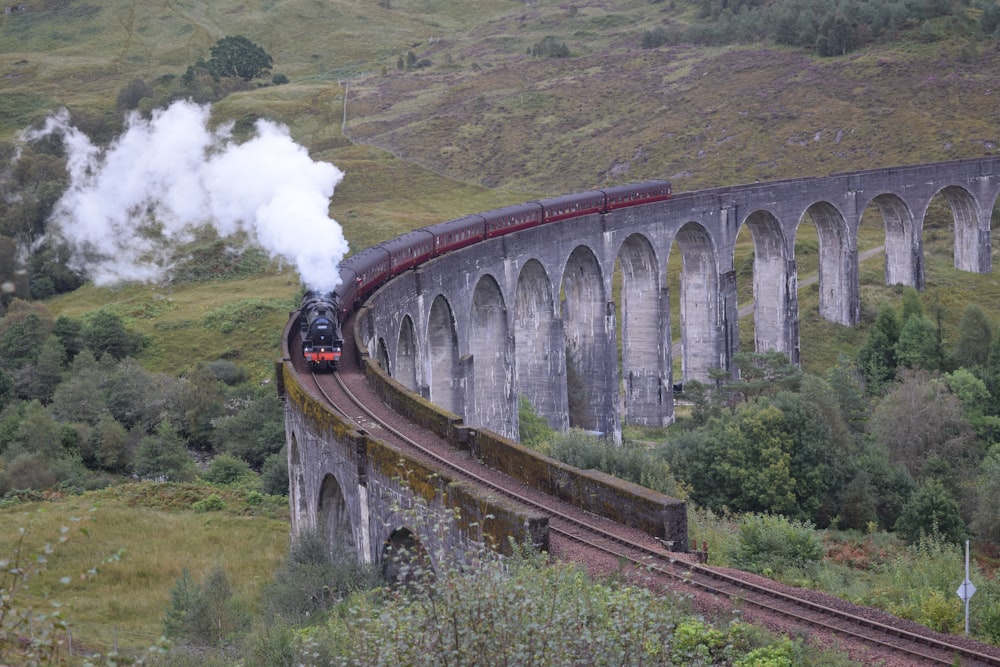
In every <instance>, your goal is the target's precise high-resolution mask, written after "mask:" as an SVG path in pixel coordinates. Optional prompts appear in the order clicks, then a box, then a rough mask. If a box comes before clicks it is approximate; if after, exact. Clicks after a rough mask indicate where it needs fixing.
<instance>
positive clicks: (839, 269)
mask: <svg viewBox="0 0 1000 667" xmlns="http://www.w3.org/2000/svg"><path fill="white" fill-rule="evenodd" d="M806 213H807V214H808V215H809V217H810V219H811V220H812V221H813V224H814V225H815V226H816V235H817V237H818V238H819V314H820V316H821V317H823V318H824V319H826V320H828V321H830V322H836V323H837V324H843V325H844V326H849V327H852V326H854V325H856V324H857V323H858V322H859V321H860V319H861V300H860V298H859V297H858V258H857V254H856V250H857V244H854V247H853V248H852V244H851V243H850V239H849V238H848V236H849V235H848V229H847V221H846V220H845V219H844V216H843V215H842V214H841V213H840V211H839V210H838V209H837V207H835V206H834V205H833V204H830V203H828V202H817V203H815V204H813V205H812V206H810V207H809V208H808V209H807V210H806ZM801 226H802V221H801V220H800V221H799V227H798V228H797V230H798V229H799V228H801ZM797 230H796V231H797Z"/></svg>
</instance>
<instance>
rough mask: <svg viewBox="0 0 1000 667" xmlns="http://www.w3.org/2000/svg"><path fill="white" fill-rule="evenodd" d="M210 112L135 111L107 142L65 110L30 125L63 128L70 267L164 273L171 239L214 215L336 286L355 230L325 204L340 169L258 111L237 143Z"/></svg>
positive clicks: (216, 222) (321, 282) (101, 277)
mask: <svg viewBox="0 0 1000 667" xmlns="http://www.w3.org/2000/svg"><path fill="white" fill-rule="evenodd" d="M208 120H209V108H208V107H207V106H199V105H197V104H194V103H192V102H175V103H174V104H172V105H171V106H170V107H169V108H167V109H161V110H157V111H154V112H153V114H152V118H151V119H149V120H145V119H143V118H141V117H140V116H138V115H137V114H136V115H133V116H131V117H130V118H129V120H128V123H127V127H126V129H125V132H124V133H123V134H122V135H121V136H120V137H118V138H117V139H116V140H115V141H114V142H113V143H112V144H111V146H110V147H108V148H107V149H104V150H102V149H100V148H98V147H95V146H94V145H93V144H92V143H91V141H90V139H89V138H88V137H86V136H85V135H84V134H83V133H82V132H80V131H79V130H78V129H76V128H75V127H72V126H71V125H70V124H69V114H68V113H67V112H66V111H61V112H60V113H58V114H56V115H55V116H52V117H50V118H49V119H48V120H47V122H46V125H45V127H44V128H42V129H41V130H39V131H37V132H33V133H30V134H28V135H27V136H26V139H28V140H31V139H33V138H38V137H40V136H43V135H45V134H48V133H52V132H58V133H61V134H62V135H63V137H64V142H65V146H66V151H67V155H68V163H67V170H68V171H69V174H70V186H69V189H68V190H67V191H66V192H65V194H64V195H63V196H62V198H61V199H60V200H59V202H58V203H57V205H56V207H55V210H54V212H53V215H52V219H51V220H50V223H51V224H50V233H55V234H58V235H59V236H61V237H62V238H64V239H65V240H66V241H68V242H69V244H70V246H71V247H72V248H73V251H74V254H73V266H74V268H76V269H79V270H82V271H83V272H84V273H85V274H86V275H87V276H88V277H89V278H90V279H91V280H93V281H94V283H95V284H97V285H109V284H114V283H118V282H126V281H141V282H148V281H154V280H158V279H161V278H163V277H164V276H165V275H166V274H167V273H168V272H169V268H170V266H169V257H170V256H171V250H172V248H173V247H174V246H176V245H177V244H179V243H183V242H185V241H190V240H191V239H192V238H193V235H192V232H193V230H194V229H195V228H197V227H199V226H202V225H206V224H209V225H212V226H214V227H215V229H216V230H217V231H218V233H219V234H220V236H230V235H232V234H235V233H236V232H239V231H242V232H245V233H246V234H247V235H248V236H249V237H250V239H252V240H253V241H256V242H257V243H259V244H260V245H261V247H263V248H264V249H265V250H266V251H267V252H268V253H269V254H270V255H271V257H273V258H280V259H282V260H284V261H287V262H289V263H291V264H293V265H294V266H295V268H296V269H297V270H298V273H299V276H300V277H301V278H302V281H303V282H304V283H305V284H306V286H307V287H309V288H310V289H314V290H317V291H324V292H325V291H329V290H331V289H333V288H334V287H336V285H337V284H338V283H339V282H340V279H339V275H338V272H337V270H336V267H337V264H338V263H339V262H340V260H341V259H342V258H343V256H344V255H345V254H346V253H347V242H346V241H345V240H344V235H343V230H342V229H341V227H340V225H339V224H338V223H337V221H336V220H333V219H332V218H330V217H329V215H328V205H329V200H330V197H331V196H332V195H333V190H334V188H335V187H336V185H337V184H338V183H339V182H340V181H341V179H342V178H343V176H344V174H343V172H341V171H340V170H339V169H337V168H336V167H335V166H334V165H332V164H330V163H327V162H314V161H313V160H312V159H310V157H309V155H308V153H307V152H306V150H305V149H304V148H303V147H302V146H299V145H298V144H296V143H295V142H294V141H292V139H291V137H290V135H289V133H288V128H286V127H284V126H282V125H277V124H275V123H272V122H269V121H266V120H259V121H257V126H256V134H255V136H254V137H253V138H252V139H250V140H248V141H246V142H245V143H243V144H237V143H235V142H234V141H233V139H232V134H231V129H232V127H231V126H227V127H224V128H222V129H220V130H217V131H215V132H212V131H210V130H209V129H208Z"/></svg>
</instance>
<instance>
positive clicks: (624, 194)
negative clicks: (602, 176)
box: [603, 180, 673, 212]
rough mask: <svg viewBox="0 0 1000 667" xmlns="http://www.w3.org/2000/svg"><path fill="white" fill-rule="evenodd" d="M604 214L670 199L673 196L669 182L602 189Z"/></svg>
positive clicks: (633, 184)
mask: <svg viewBox="0 0 1000 667" xmlns="http://www.w3.org/2000/svg"><path fill="white" fill-rule="evenodd" d="M603 191H604V197H605V208H604V210H605V212H607V211H613V210H615V209H616V208H624V207H626V206H636V205H638V204H650V203H652V202H657V201H664V200H666V199H670V197H671V195H672V194H673V190H672V187H671V185H670V181H662V180H661V181H645V182H643V183H630V184H628V185H616V186H613V187H610V188H604V189H603Z"/></svg>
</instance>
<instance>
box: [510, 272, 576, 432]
mask: <svg viewBox="0 0 1000 667" xmlns="http://www.w3.org/2000/svg"><path fill="white" fill-rule="evenodd" d="M558 325H559V323H558V321H557V320H556V318H555V308H554V305H553V301H552V281H551V280H549V275H548V273H546V271H545V268H544V267H543V266H542V265H541V263H540V262H538V260H534V259H531V260H528V261H527V262H525V264H524V266H522V267H521V272H520V274H519V275H518V277H517V290H516V293H515V295H514V341H515V345H516V349H515V354H514V364H515V373H516V377H517V387H518V391H520V392H521V394H522V395H523V396H524V397H525V398H527V399H528V402H529V403H531V406H532V407H533V408H534V410H535V412H537V413H538V414H539V415H541V416H542V417H544V418H545V420H546V421H547V422H548V424H549V426H551V427H552V428H554V429H556V430H560V431H562V430H565V429H566V428H567V427H568V426H569V422H568V420H567V411H566V382H565V376H566V357H565V354H566V352H565V350H566V344H565V341H564V340H563V335H562V330H561V329H560V327H559V326H558ZM556 378H559V380H558V381H557V380H556Z"/></svg>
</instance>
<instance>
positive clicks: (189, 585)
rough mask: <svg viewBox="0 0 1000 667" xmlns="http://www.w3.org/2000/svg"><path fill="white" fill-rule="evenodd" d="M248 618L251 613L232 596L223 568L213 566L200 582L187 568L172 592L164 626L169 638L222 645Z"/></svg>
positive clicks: (192, 643)
mask: <svg viewBox="0 0 1000 667" xmlns="http://www.w3.org/2000/svg"><path fill="white" fill-rule="evenodd" d="M248 621H249V614H248V613H247V611H246V609H245V607H244V606H243V605H242V604H241V603H240V602H239V601H238V600H236V599H235V598H234V597H233V589H232V587H231V586H230V585H229V578H228V577H227V576H226V573H225V571H224V570H222V569H221V568H215V569H213V570H212V571H211V572H209V573H208V575H206V577H205V580H204V582H202V583H200V584H199V583H197V582H195V581H193V580H192V579H191V574H190V573H189V572H188V571H187V569H185V570H184V571H183V573H182V574H181V578H180V579H178V580H177V582H176V583H175V584H174V587H173V588H172V589H171V591H170V606H169V607H168V608H167V611H166V615H165V616H164V619H163V625H164V632H165V634H166V636H167V637H168V638H171V639H177V640H180V641H182V642H184V643H187V644H191V645H195V646H220V645H222V644H223V643H224V642H226V641H229V640H231V639H233V638H234V637H235V636H236V635H237V634H238V632H239V631H240V629H242V628H244V627H245V626H246V624H247V622H248Z"/></svg>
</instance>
